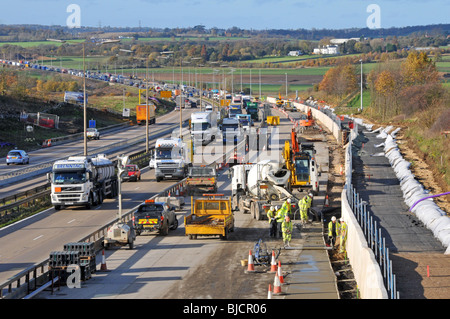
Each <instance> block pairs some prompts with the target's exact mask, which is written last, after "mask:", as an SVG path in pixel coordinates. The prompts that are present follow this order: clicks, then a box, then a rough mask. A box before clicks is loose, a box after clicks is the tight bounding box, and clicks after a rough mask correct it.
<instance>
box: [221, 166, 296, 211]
mask: <svg viewBox="0 0 450 319" xmlns="http://www.w3.org/2000/svg"><path fill="white" fill-rule="evenodd" d="M282 166H283V164H282V163H278V162H276V161H273V160H264V161H260V162H258V163H256V164H242V165H235V166H233V167H231V168H230V174H229V176H230V178H231V185H232V191H231V194H232V205H233V207H234V208H235V209H236V207H238V209H239V210H240V211H241V212H242V213H250V214H251V215H252V217H253V218H255V219H257V220H262V219H265V218H267V211H268V210H269V208H270V206H272V205H273V206H276V205H278V206H281V205H282V204H283V202H284V201H285V200H286V199H287V198H293V199H294V200H293V201H292V202H293V204H295V203H297V202H298V199H295V197H294V196H293V195H292V194H291V193H290V192H289V191H287V189H288V184H289V177H290V171H289V170H287V169H283V168H282Z"/></svg>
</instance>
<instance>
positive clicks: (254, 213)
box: [250, 202, 256, 219]
mask: <svg viewBox="0 0 450 319" xmlns="http://www.w3.org/2000/svg"><path fill="white" fill-rule="evenodd" d="M250 214H251V215H252V217H253V218H254V219H256V205H255V202H251V203H250Z"/></svg>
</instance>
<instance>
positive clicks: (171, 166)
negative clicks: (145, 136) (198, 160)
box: [155, 138, 192, 182]
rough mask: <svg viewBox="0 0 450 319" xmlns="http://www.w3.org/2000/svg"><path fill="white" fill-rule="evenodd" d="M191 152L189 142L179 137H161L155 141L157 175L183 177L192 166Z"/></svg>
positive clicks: (168, 177) (163, 177) (158, 178)
mask: <svg viewBox="0 0 450 319" xmlns="http://www.w3.org/2000/svg"><path fill="white" fill-rule="evenodd" d="M191 165H192V164H191V152H190V149H189V147H188V144H187V143H185V142H183V140H181V139H179V138H161V139H157V140H156V143H155V177H156V181H157V182H159V181H161V180H163V179H172V178H177V179H183V178H185V177H186V175H187V172H188V168H189V166H191Z"/></svg>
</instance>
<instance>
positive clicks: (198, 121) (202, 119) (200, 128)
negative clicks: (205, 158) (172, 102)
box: [191, 112, 217, 145]
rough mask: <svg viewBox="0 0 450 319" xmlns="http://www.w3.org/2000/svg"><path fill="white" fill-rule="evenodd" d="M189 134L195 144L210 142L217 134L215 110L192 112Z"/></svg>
mask: <svg viewBox="0 0 450 319" xmlns="http://www.w3.org/2000/svg"><path fill="white" fill-rule="evenodd" d="M191 136H192V139H193V140H194V143H195V144H197V143H201V144H202V145H206V144H208V143H209V142H212V141H213V140H214V139H215V138H216V136H217V112H195V113H192V114H191Z"/></svg>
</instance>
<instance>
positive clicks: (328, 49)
mask: <svg viewBox="0 0 450 319" xmlns="http://www.w3.org/2000/svg"><path fill="white" fill-rule="evenodd" d="M313 54H340V53H339V46H337V45H327V46H323V47H319V48H316V49H314V52H313Z"/></svg>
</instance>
